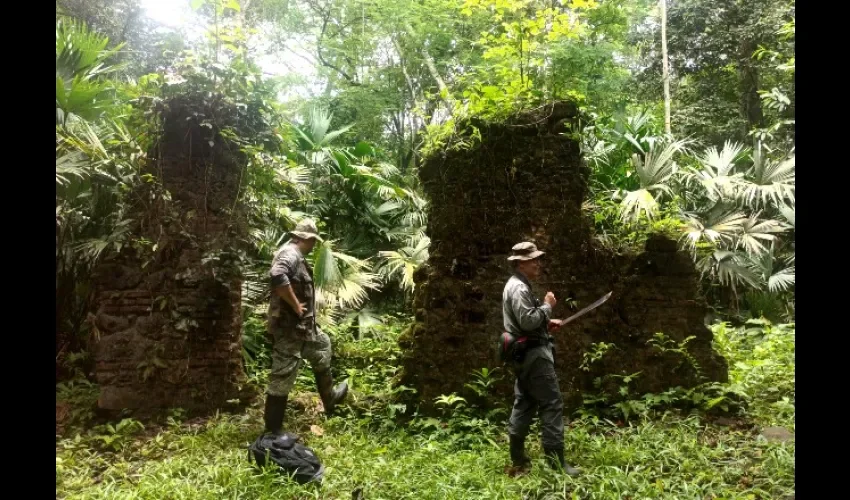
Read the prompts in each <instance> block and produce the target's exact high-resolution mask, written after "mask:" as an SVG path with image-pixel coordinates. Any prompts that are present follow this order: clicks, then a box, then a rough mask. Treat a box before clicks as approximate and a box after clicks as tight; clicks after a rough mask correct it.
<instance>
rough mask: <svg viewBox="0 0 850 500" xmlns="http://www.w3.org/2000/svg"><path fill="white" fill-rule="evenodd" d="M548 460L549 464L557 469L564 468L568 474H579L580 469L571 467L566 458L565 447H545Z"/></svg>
mask: <svg viewBox="0 0 850 500" xmlns="http://www.w3.org/2000/svg"><path fill="white" fill-rule="evenodd" d="M544 451H545V453H546V460H547V461H548V462H549V465H550V466H551V467H552V468H553V469H555V470H558V471H560V470H563V471H564V473H566V474H567V475H568V476H573V477H575V476H578V475H579V470H578V469H575V468H573V467H570V466H569V465H568V464H567V462H566V460H564V449H563V448H557V449H551V448H550V449H545V450H544Z"/></svg>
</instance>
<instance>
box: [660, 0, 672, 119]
mask: <svg viewBox="0 0 850 500" xmlns="http://www.w3.org/2000/svg"><path fill="white" fill-rule="evenodd" d="M658 3H659V6H660V7H661V64H662V68H663V69H662V71H663V73H662V77H663V80H664V132H666V133H667V134H670V66H669V64H668V61H667V0H659V2H658Z"/></svg>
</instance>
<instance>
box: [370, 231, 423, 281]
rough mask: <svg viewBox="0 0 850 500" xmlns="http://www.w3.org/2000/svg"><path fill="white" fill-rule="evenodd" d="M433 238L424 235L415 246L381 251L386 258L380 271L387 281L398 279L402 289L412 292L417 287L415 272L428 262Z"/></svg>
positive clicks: (380, 266)
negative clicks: (429, 248) (414, 279)
mask: <svg viewBox="0 0 850 500" xmlns="http://www.w3.org/2000/svg"><path fill="white" fill-rule="evenodd" d="M430 244H431V239H430V238H428V237H427V236H423V237H422V238H420V239H419V241H418V242H416V244H415V245H414V246H405V247H402V248H399V249H398V250H396V251H387V252H379V253H378V256H379V257H381V258H382V259H384V261H383V262H382V263H381V264H380V265H379V267H378V272H379V273H380V274H381V275H382V276H383V277H384V279H385V280H386V281H392V280H398V282H399V285H400V286H401V289H402V290H404V291H406V292H412V291H413V290H414V288H415V287H416V284H415V283H414V282H413V274H414V273H415V272H416V270H417V269H419V267H420V266H422V265H423V264H425V263H426V262H428V247H429V246H430Z"/></svg>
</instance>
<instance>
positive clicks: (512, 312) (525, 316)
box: [502, 272, 553, 365]
mask: <svg viewBox="0 0 850 500" xmlns="http://www.w3.org/2000/svg"><path fill="white" fill-rule="evenodd" d="M551 316H552V307H551V306H550V305H549V304H546V303H544V304H541V303H540V301H539V300H537V298H536V297H534V295H533V294H532V293H531V285H530V283H529V282H528V280H527V279H526V277H525V276H523V275H522V274H521V273H519V272H517V273H516V274H514V275H513V276H511V278H510V279H509V280H508V282H507V283H506V284H505V289H504V291H502V318H503V324H504V327H505V331H506V332H509V333H511V334H513V335H516V336H518V337H520V336H526V335H532V336H537V337H540V338H542V339H549V318H550V317H551ZM538 357H544V358H546V359H548V360H550V361H553V357H552V350H551V348H550V347H549V346H548V345H542V346H539V347H535V348H532V349H529V351H528V353H527V354H526V358H525V363H524V364H525V365H530V364H531V362H533V361H534V360H535V359H537V358H538Z"/></svg>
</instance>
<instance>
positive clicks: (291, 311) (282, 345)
mask: <svg viewBox="0 0 850 500" xmlns="http://www.w3.org/2000/svg"><path fill="white" fill-rule="evenodd" d="M291 234H292V239H291V240H290V241H289V242H288V243H286V244H285V245H284V246H282V247H281V248H280V250H278V252H277V254H276V255H275V257H274V260H273V262H272V267H271V271H270V273H269V274H270V275H271V285H272V295H271V302H270V303H269V311H268V332H269V335H270V336H271V338H272V340H273V342H274V345H273V347H272V371H271V374H270V375H269V386H268V389H267V390H266V410H265V424H266V429H265V430H266V432H269V433H272V434H280V433H281V431H282V428H283V418H284V414H285V413H286V402H287V400H288V398H289V391H291V390H292V386H293V385H295V378H296V377H297V376H298V371H299V369H300V368H301V365H302V363H303V360H304V359H306V360H307V361H309V362H310V366H311V367H312V368H313V373H314V374H315V375H316V385H317V386H318V389H319V395H320V396H321V398H322V404H323V405H324V407H325V413H326V414H328V415H331V414H332V413H333V411H334V408H335V407H336V405H337V404H339V403H340V402H342V400H343V399H345V396H346V395H347V394H348V384H347V383H345V382H343V383H342V384H340V385H339V386H337V387H336V388H334V387H333V376H332V375H331V371H330V368H331V354H332V353H331V340H330V338H329V337H328V336H327V334H325V333H324V332H322V331H321V330H320V329H319V327H318V326H317V325H316V296H315V288H314V286H313V272H312V270H311V269H310V266H309V265H308V264H307V261H306V260H305V259H304V256H305V255H308V254H309V253H310V252H311V251H312V250H313V247H314V246H315V245H316V240H321V239H322V238H321V237H320V236H319V231H318V229H317V228H316V224H315V223H314V222H313V221H312V220H310V219H305V220H302V221H301V222H299V223H298V225H296V226H295V230H294V231H292V233H291Z"/></svg>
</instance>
